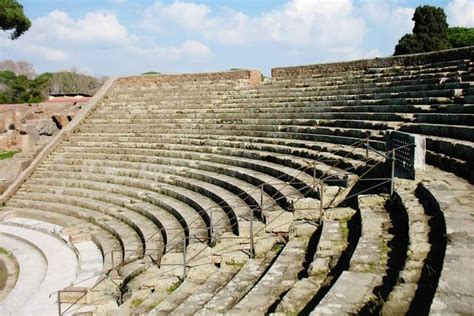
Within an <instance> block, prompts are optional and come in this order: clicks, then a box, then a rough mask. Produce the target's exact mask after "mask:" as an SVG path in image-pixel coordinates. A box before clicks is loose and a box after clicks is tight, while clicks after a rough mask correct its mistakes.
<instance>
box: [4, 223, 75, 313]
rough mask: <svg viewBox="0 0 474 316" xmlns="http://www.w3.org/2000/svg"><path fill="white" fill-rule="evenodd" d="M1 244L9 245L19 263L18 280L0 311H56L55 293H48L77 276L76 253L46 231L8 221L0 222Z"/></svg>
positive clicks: (58, 288) (8, 247) (64, 285)
mask: <svg viewBox="0 0 474 316" xmlns="http://www.w3.org/2000/svg"><path fill="white" fill-rule="evenodd" d="M0 246H1V247H3V248H6V249H10V250H11V251H12V253H13V255H14V256H15V258H16V259H17V260H18V264H19V266H20V268H19V276H18V280H17V284H16V286H15V287H14V288H13V290H12V291H11V292H10V294H9V295H8V296H7V297H6V298H5V300H4V301H2V304H1V307H0V311H1V313H2V314H4V315H11V314H29V313H38V314H48V313H49V314H51V313H55V312H56V310H57V307H56V304H55V299H56V297H52V298H49V299H48V296H49V295H50V294H51V293H54V292H55V291H57V290H60V289H62V288H63V287H66V286H68V285H69V283H72V282H74V281H75V280H76V277H77V272H78V270H77V268H78V264H77V263H78V262H77V257H76V256H75V253H74V252H73V251H72V250H71V249H70V248H69V247H67V245H66V244H65V243H64V242H63V241H62V240H60V239H58V238H55V237H53V236H51V235H49V234H45V233H42V232H40V231H36V230H31V229H27V228H24V227H15V226H10V225H0Z"/></svg>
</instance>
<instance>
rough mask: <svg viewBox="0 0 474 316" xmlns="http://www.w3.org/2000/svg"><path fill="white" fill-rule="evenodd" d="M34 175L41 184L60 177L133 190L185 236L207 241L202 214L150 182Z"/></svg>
mask: <svg viewBox="0 0 474 316" xmlns="http://www.w3.org/2000/svg"><path fill="white" fill-rule="evenodd" d="M36 174H37V175H38V182H39V183H41V181H42V179H43V178H49V179H51V178H54V177H57V176H58V175H61V177H63V178H67V179H77V180H85V181H93V182H97V183H101V185H102V186H111V188H110V190H113V187H118V188H123V187H132V188H135V190H136V197H141V198H142V199H144V200H145V201H148V202H151V203H153V204H156V205H158V206H160V207H161V208H164V209H166V210H167V211H169V212H170V213H171V214H172V215H174V216H175V217H176V218H178V219H179V221H180V223H182V227H183V229H184V230H185V234H186V235H187V236H192V237H193V238H194V237H197V238H201V239H203V240H207V236H208V229H207V224H206V223H205V222H204V220H203V217H202V215H203V213H199V212H197V211H196V209H194V208H192V207H190V206H189V205H188V204H186V203H185V202H183V201H181V200H178V199H176V198H174V197H171V196H169V195H167V194H166V195H165V194H163V193H161V191H160V190H161V189H162V187H159V188H157V186H156V183H155V182H152V181H150V180H145V179H132V178H129V177H123V176H115V175H106V174H96V173H87V172H67V171H37V172H36V173H35V175H34V177H35V176H36ZM33 179H34V178H33ZM168 193H170V192H168ZM178 210H179V211H178Z"/></svg>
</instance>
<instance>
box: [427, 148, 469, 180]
mask: <svg viewBox="0 0 474 316" xmlns="http://www.w3.org/2000/svg"><path fill="white" fill-rule="evenodd" d="M426 163H427V164H430V165H432V166H436V167H438V168H440V169H441V170H444V171H448V172H452V173H454V174H455V175H457V176H459V177H461V178H464V179H466V180H467V181H469V182H470V183H474V168H473V166H472V161H471V160H468V161H466V160H462V159H458V158H453V157H451V156H447V155H445V154H442V153H437V152H433V151H430V150H427V151H426Z"/></svg>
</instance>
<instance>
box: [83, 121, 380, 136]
mask: <svg viewBox="0 0 474 316" xmlns="http://www.w3.org/2000/svg"><path fill="white" fill-rule="evenodd" d="M77 131H78V132H84V133H127V132H134V133H152V134H174V133H178V134H200V135H202V134H214V133H215V134H218V135H222V134H224V135H229V134H234V133H235V134H237V135H239V134H242V133H246V132H249V131H255V132H267V133H277V132H280V133H282V132H283V133H303V134H316V135H331V136H343V137H351V138H359V139H360V138H367V137H370V136H377V135H380V133H379V131H378V130H370V129H358V128H343V127H325V126H304V125H303V126H301V125H273V124H271V125H250V124H249V125H240V124H232V125H231V124H223V123H220V124H186V127H184V125H175V124H160V125H159V127H152V126H149V125H141V124H122V125H120V126H117V125H114V124H87V123H85V124H82V125H81V127H79V128H78V130H77ZM211 131H212V132H211ZM244 135H245V134H244Z"/></svg>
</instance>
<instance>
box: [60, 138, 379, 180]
mask: <svg viewBox="0 0 474 316" xmlns="http://www.w3.org/2000/svg"><path fill="white" fill-rule="evenodd" d="M107 140H108V138H107V137H101V136H99V137H96V139H95V141H88V140H87V138H86V137H78V136H75V137H73V138H71V139H70V142H64V143H63V145H61V146H60V147H58V149H57V150H58V151H61V150H63V149H62V147H63V146H68V145H69V146H70V147H72V145H75V146H78V147H83V148H84V151H85V150H86V149H88V148H89V147H99V146H100V147H101V148H107V150H108V149H109V148H127V147H131V148H135V149H137V150H138V149H143V150H149V149H162V148H166V147H170V148H173V146H176V144H178V143H179V144H181V145H187V146H196V145H199V146H201V147H202V146H204V145H206V146H209V147H211V148H217V147H227V148H239V149H241V150H244V149H246V150H253V151H255V150H257V151H264V152H269V153H277V154H283V155H292V156H298V157H302V158H306V159H309V160H313V161H315V163H316V165H315V166H316V169H317V176H318V177H319V176H320V175H323V174H325V173H327V172H331V173H332V171H336V170H339V169H342V170H345V171H346V172H351V173H352V172H354V173H359V172H363V171H364V170H365V166H366V164H367V163H368V164H370V163H371V162H374V161H377V160H380V157H379V156H378V155H375V154H374V153H372V152H369V153H367V152H366V150H365V149H364V148H363V146H362V145H363V144H362V143H358V144H356V145H355V146H345V145H333V144H318V143H314V142H310V141H297V140H287V139H273V138H252V137H232V136H222V137H221V136H214V137H213V138H212V139H211V138H207V139H200V138H199V137H193V135H189V136H188V137H179V135H176V136H173V135H171V136H169V137H168V138H164V137H160V138H159V142H158V141H157V139H156V138H155V139H153V140H154V142H152V139H151V137H147V138H145V137H141V138H134V139H133V140H134V142H133V144H132V143H123V142H119V141H120V139H117V138H113V142H110V141H107ZM367 142H368V143H372V142H371V141H370V140H367ZM171 144H173V145H171ZM72 150H75V149H72ZM116 150H118V149H116ZM201 151H203V150H202V149H201ZM367 154H368V155H367ZM367 158H369V159H370V160H369V161H367ZM325 165H327V166H325ZM313 167H314V166H313ZM328 167H330V168H332V169H333V170H331V171H329V169H328ZM267 182H268V181H267Z"/></svg>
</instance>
